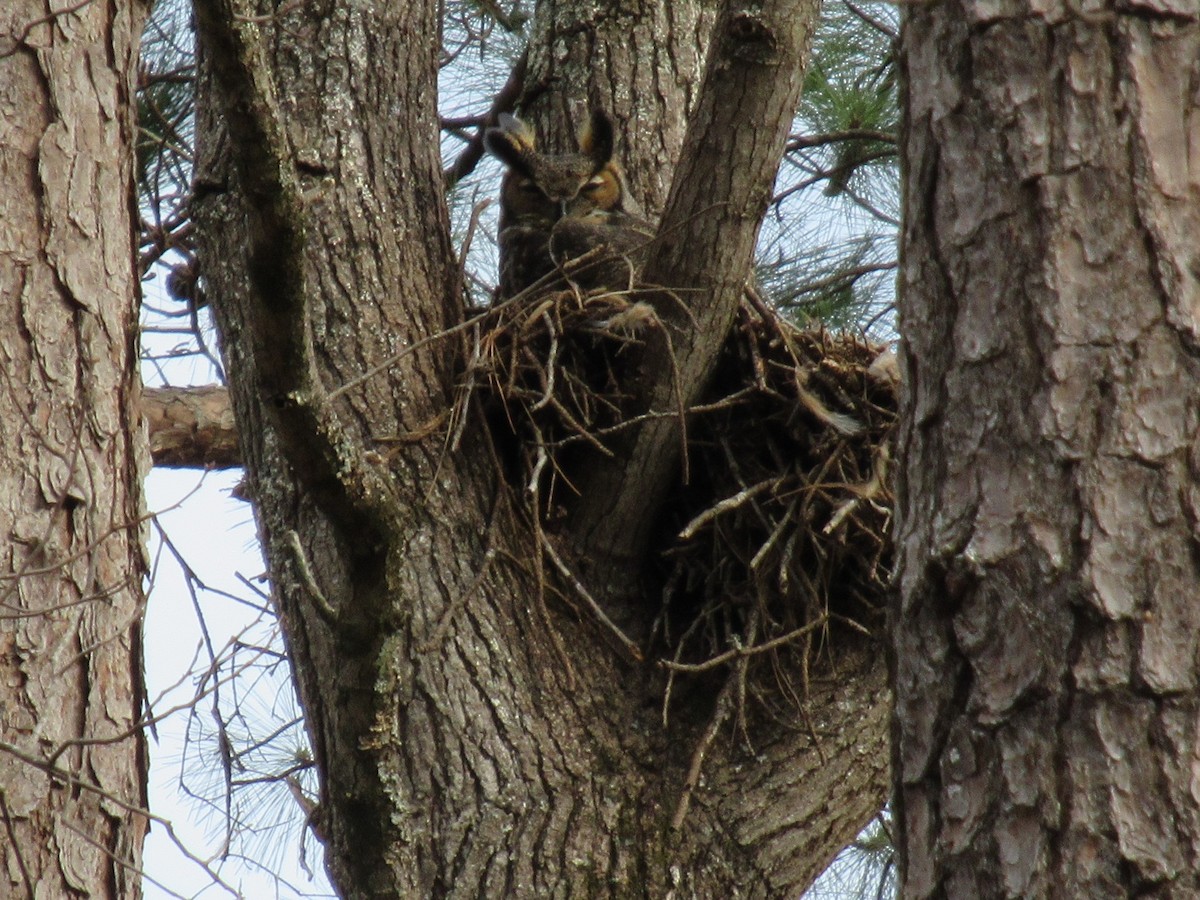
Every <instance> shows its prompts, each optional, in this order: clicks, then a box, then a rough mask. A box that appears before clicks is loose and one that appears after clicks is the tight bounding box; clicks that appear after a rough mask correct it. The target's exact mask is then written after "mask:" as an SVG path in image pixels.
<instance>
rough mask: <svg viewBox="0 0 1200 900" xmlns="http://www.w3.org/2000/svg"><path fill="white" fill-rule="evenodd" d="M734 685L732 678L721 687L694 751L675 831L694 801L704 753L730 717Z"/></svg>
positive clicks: (677, 807)
mask: <svg viewBox="0 0 1200 900" xmlns="http://www.w3.org/2000/svg"><path fill="white" fill-rule="evenodd" d="M733 687H734V679H733V678H730V679H729V680H727V681H726V682H725V686H724V687H723V688H721V693H720V694H719V695H718V697H717V703H716V709H714V710H713V715H712V719H710V720H709V723H708V727H707V728H706V729H705V730H704V734H703V735H701V736H700V740H699V742H698V743H697V744H696V749H695V751H694V752H693V753H692V764H691V766H689V767H688V773H687V778H685V779H684V782H683V793H682V794H681V795H680V797H679V803H678V805H677V806H676V807H675V815H674V816H672V817H671V828H672V829H673V830H675V831H678V830H679V829H680V828H682V827H683V820H684V819H685V818H687V811H688V807H689V806H690V805H691V802H692V791H694V790H695V789H696V785H698V784H699V783H700V769H701V768H702V767H703V766H704V754H705V753H707V752H708V748H709V747H711V746H712V742H713V741H714V740H716V737H717V733H718V732H719V731H720V730H721V726H722V725H724V724H725V720H726V719H728V718H729V713H730V709H729V707H730V695H731V694H732V692H733Z"/></svg>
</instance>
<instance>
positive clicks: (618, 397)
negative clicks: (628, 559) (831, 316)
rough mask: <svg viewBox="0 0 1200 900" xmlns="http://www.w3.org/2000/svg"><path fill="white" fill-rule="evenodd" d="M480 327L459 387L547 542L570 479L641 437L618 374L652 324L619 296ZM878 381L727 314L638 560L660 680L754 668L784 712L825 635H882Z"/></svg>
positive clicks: (559, 294) (839, 349) (754, 318)
mask: <svg viewBox="0 0 1200 900" xmlns="http://www.w3.org/2000/svg"><path fill="white" fill-rule="evenodd" d="M493 313H494V314H493V315H491V316H489V317H488V318H487V319H486V320H485V327H484V329H483V330H481V331H480V332H477V335H476V340H475V353H474V358H473V360H472V363H471V366H470V369H469V378H468V382H469V386H470V389H471V392H473V393H475V394H479V393H482V394H483V395H484V400H485V407H486V408H488V409H490V410H491V416H492V420H493V425H494V430H495V431H496V432H497V433H498V434H499V438H500V439H499V441H498V442H499V443H501V444H503V445H504V446H505V447H507V448H509V451H510V452H509V454H508V466H509V468H510V471H509V477H510V478H511V479H512V480H513V481H514V482H516V483H517V484H518V485H519V486H520V489H521V491H520V492H521V493H522V494H523V495H524V496H525V497H526V499H527V501H528V505H529V507H530V511H531V513H532V514H533V515H534V516H535V521H536V522H537V523H539V524H538V527H539V533H541V530H542V529H544V530H545V532H550V533H552V532H553V531H554V530H555V528H556V527H557V526H558V525H559V524H561V520H562V518H563V517H564V516H565V515H567V510H569V507H570V501H571V497H572V496H573V494H574V485H573V484H572V472H577V471H579V466H581V465H586V461H587V459H588V458H589V455H593V457H592V458H594V454H597V453H611V452H613V451H612V449H611V448H612V446H614V445H615V444H616V443H617V442H619V441H620V440H621V437H622V432H624V431H626V430H627V429H630V428H632V427H635V426H636V425H637V424H638V423H639V422H640V421H643V420H644V418H645V417H644V416H642V417H637V416H633V415H631V414H630V412H629V407H630V398H629V397H628V396H627V393H626V392H625V391H623V389H622V384H621V380H622V378H621V373H622V371H623V363H624V362H625V361H626V360H627V359H628V357H629V355H630V354H631V353H632V352H636V345H637V344H638V343H639V341H640V337H641V336H643V335H644V334H645V333H646V330H647V329H651V328H661V327H663V325H662V323H661V322H660V321H659V320H658V318H657V316H656V315H655V313H654V311H653V309H652V308H651V307H650V306H649V304H647V303H645V302H642V301H639V300H638V299H637V298H636V296H635V295H631V294H629V293H611V292H609V293H596V294H593V295H591V296H585V295H583V294H581V293H579V292H578V291H574V290H564V291H555V292H549V293H544V294H541V295H539V296H538V297H537V298H535V299H532V300H528V301H525V302H524V303H523V304H509V305H502V306H501V307H498V308H497V309H495V310H494V311H493ZM889 362H890V363H891V364H890V365H889ZM894 373H895V367H894V359H892V358H891V357H890V354H889V353H888V352H887V351H885V350H884V348H883V347H881V346H879V345H875V344H872V343H869V342H867V341H865V340H863V339H861V338H858V337H854V336H846V335H834V334H831V333H829V332H826V331H822V330H801V329H799V328H797V327H796V326H794V325H792V324H791V323H789V322H787V321H785V320H783V319H781V318H780V317H779V316H778V315H777V314H775V313H774V312H773V311H771V310H770V309H769V308H767V307H766V306H765V305H764V304H762V303H761V302H759V301H757V298H755V297H754V296H753V295H748V298H747V300H745V301H743V303H742V305H741V308H740V309H739V312H738V316H737V320H736V324H735V326H734V328H733V329H732V331H731V333H730V335H729V337H728V338H727V340H726V342H725V345H724V347H723V349H722V351H721V355H720V358H719V361H718V363H717V366H716V370H715V372H714V374H713V377H712V379H711V381H710V383H709V386H708V388H707V390H706V392H705V395H704V397H703V399H702V400H701V402H700V403H699V404H698V405H697V406H695V407H693V408H692V410H690V412H689V415H688V417H687V428H686V453H685V454H684V459H683V461H682V463H683V464H682V466H681V468H682V469H683V470H684V477H686V483H685V481H684V477H681V479H680V483H679V484H678V485H677V486H676V487H675V488H674V489H673V490H672V492H671V494H670V496H669V497H668V499H667V502H666V504H665V508H664V510H663V512H662V515H661V527H659V528H658V529H657V532H656V533H657V535H658V543H659V545H658V546H657V547H656V548H654V551H655V552H654V553H652V554H651V555H652V557H653V558H654V559H655V560H656V561H657V565H658V566H659V570H658V572H657V575H658V577H659V578H660V579H661V580H660V584H661V586H662V609H661V611H660V613H659V615H658V617H657V620H656V622H655V625H654V634H653V640H652V646H651V647H650V648H649V649H650V652H652V653H654V654H655V655H657V656H659V657H660V658H661V660H662V665H663V666H664V667H665V668H666V669H668V670H669V671H670V673H671V676H670V677H671V680H673V679H674V678H675V677H676V676H677V675H678V674H679V673H681V672H688V673H701V672H710V671H713V672H715V671H719V670H723V671H725V672H726V675H727V676H728V674H730V673H731V672H734V673H737V672H740V673H741V677H739V678H738V679H737V680H738V681H739V682H740V683H741V686H742V687H743V688H744V687H745V677H744V676H745V673H746V671H747V669H748V667H749V665H750V663H751V662H754V663H755V666H754V668H755V669H756V670H759V671H770V672H773V673H774V676H775V677H774V678H773V679H767V680H763V679H757V678H756V679H754V680H753V681H754V684H755V685H758V686H759V687H761V686H762V685H763V684H765V683H767V682H768V681H770V682H773V683H774V684H775V685H777V688H776V690H775V691H772V692H771V693H772V694H776V693H778V692H779V691H782V692H783V693H785V694H789V695H791V696H792V697H793V698H795V699H799V698H800V697H801V696H802V694H803V692H804V687H803V684H797V683H796V676H797V674H798V675H799V676H800V679H801V681H803V680H804V679H806V678H807V673H808V668H809V665H810V663H811V661H812V660H813V658H814V652H816V651H819V650H820V649H821V648H822V647H824V646H825V645H826V644H827V641H828V638H829V636H830V634H831V633H832V632H833V631H834V630H836V629H837V628H838V627H840V626H846V627H848V628H850V629H854V630H857V631H873V630H874V629H875V628H876V626H877V625H878V624H879V623H880V622H881V621H882V617H881V612H882V609H883V607H884V598H885V595H886V591H887V578H888V572H889V570H890V568H891V563H892V545H891V541H890V537H889V528H890V525H891V509H892V494H891V490H890V487H889V485H890V478H889V474H888V463H889V460H890V444H891V437H892V433H893V429H894V425H895V421H896V379H895V376H894ZM658 415H667V416H673V417H675V418H678V415H677V411H661V412H659V413H658ZM759 661H762V662H765V663H769V665H767V666H762V665H759ZM668 689H669V688H668ZM743 697H744V694H743Z"/></svg>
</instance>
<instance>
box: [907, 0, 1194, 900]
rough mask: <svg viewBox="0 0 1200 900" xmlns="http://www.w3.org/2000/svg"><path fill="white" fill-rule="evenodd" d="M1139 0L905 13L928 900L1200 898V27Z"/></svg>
mask: <svg viewBox="0 0 1200 900" xmlns="http://www.w3.org/2000/svg"><path fill="white" fill-rule="evenodd" d="M1185 7H1186V9H1185ZM987 9H988V10H992V9H993V7H987ZM994 9H995V10H998V9H999V7H995V8H994ZM1122 9H1124V11H1123V12H1121V13H1113V12H1106V13H1103V14H1098V15H1096V16H1094V17H1087V16H1085V15H1082V14H1079V15H1076V14H1072V15H1070V16H1068V17H1067V18H1065V19H1063V20H1052V19H1051V18H1050V17H1048V16H1046V15H1044V9H1043V8H1042V7H1040V6H1036V5H1035V4H1030V3H1024V2H1022V3H1017V4H1016V5H1015V6H1014V7H1013V8H1012V9H1011V10H1009V9H1007V8H1006V14H1005V15H1004V16H1000V15H999V13H998V12H997V13H996V14H995V15H994V16H993V15H992V14H991V13H988V12H985V11H984V7H983V6H981V5H980V4H975V3H965V2H957V0H954V2H947V3H941V4H934V5H917V6H913V7H911V8H910V13H909V15H908V17H907V21H906V24H905V26H904V34H903V38H902V51H903V60H904V71H905V74H906V81H905V88H904V92H903V95H902V96H903V103H904V106H905V108H906V124H905V129H904V139H903V145H904V150H903V158H904V163H905V166H906V169H907V184H906V187H905V203H906V213H905V227H904V235H903V260H904V268H903V275H902V283H901V307H900V311H901V331H902V333H903V335H904V338H905V343H904V353H903V357H904V360H905V367H906V369H905V389H906V397H905V400H904V413H903V419H904V424H903V431H902V434H901V439H900V447H899V453H900V456H901V458H902V459H903V460H904V461H905V462H904V466H903V470H902V474H901V481H900V485H899V495H898V503H899V509H900V525H899V532H898V539H897V541H898V555H899V578H900V588H901V596H900V599H899V602H898V604H897V605H896V607H895V609H894V622H893V625H894V647H893V659H894V666H895V682H896V711H895V734H896V739H897V748H896V755H895V759H894V770H895V777H896V791H897V793H896V800H897V802H896V812H897V818H898V821H899V825H900V845H901V850H902V858H903V859H904V874H903V893H904V896H905V897H914V898H915V897H946V898H960V897H980V898H991V897H1022V898H1037V897H1089V898H1107V897H1131V896H1155V897H1193V896H1196V895H1197V894H1198V893H1200V875H1198V874H1197V873H1200V850H1198V848H1200V814H1198V809H1197V806H1198V804H1197V792H1196V787H1195V785H1196V780H1195V761H1196V754H1197V747H1198V746H1200V652H1198V650H1200V588H1198V585H1200V556H1198V555H1197V553H1196V541H1197V539H1198V538H1200V532H1198V530H1197V521H1198V516H1197V513H1198V511H1200V504H1198V503H1197V492H1196V487H1195V485H1196V481H1197V477H1198V475H1200V459H1198V456H1197V448H1198V447H1200V441H1198V438H1200V433H1198V428H1197V425H1198V419H1200V414H1198V409H1197V402H1196V397H1197V386H1198V385H1200V356H1198V355H1197V350H1198V348H1200V341H1198V339H1200V318H1198V314H1197V310H1198V309H1200V283H1198V276H1197V271H1196V266H1195V247H1196V235H1197V233H1200V187H1198V184H1200V180H1198V179H1197V176H1196V172H1197V170H1198V163H1197V156H1196V152H1197V151H1196V137H1195V136H1196V134H1197V122H1200V105H1198V104H1197V94H1196V84H1197V81H1198V79H1200V28H1198V23H1197V17H1196V10H1195V7H1194V5H1186V4H1185V5H1180V4H1172V3H1165V2H1164V3H1148V4H1141V5H1136V6H1131V7H1123V8H1122Z"/></svg>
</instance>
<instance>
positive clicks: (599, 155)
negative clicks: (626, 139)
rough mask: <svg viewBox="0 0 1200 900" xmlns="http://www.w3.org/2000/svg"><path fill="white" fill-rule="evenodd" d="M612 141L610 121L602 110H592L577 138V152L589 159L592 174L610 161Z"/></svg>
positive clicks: (611, 124)
mask: <svg viewBox="0 0 1200 900" xmlns="http://www.w3.org/2000/svg"><path fill="white" fill-rule="evenodd" d="M613 141H614V136H613V123H612V119H610V118H609V117H608V113H606V112H604V110H602V109H593V110H592V117H591V119H590V120H589V121H588V124H587V127H585V128H584V129H583V133H582V134H581V135H580V136H579V152H580V153H582V154H583V155H584V156H586V157H588V158H589V159H591V161H592V165H593V166H595V168H594V169H593V170H592V171H593V172H599V171H600V170H601V169H603V168H604V166H605V165H607V163H608V161H609V160H611V159H612V156H613Z"/></svg>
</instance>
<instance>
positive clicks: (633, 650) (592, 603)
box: [542, 537, 644, 662]
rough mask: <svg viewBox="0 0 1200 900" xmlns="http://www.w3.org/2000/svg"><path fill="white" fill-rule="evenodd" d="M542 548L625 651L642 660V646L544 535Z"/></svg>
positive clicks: (636, 659)
mask: <svg viewBox="0 0 1200 900" xmlns="http://www.w3.org/2000/svg"><path fill="white" fill-rule="evenodd" d="M542 550H544V551H545V553H546V556H548V557H549V558H550V561H551V562H552V563H554V568H556V569H558V571H559V574H560V575H562V577H563V578H565V579H567V582H568V583H569V584H570V585H571V587H573V588H574V589H575V592H576V593H577V594H578V595H579V596H580V598H581V599H582V600H583V602H584V603H586V604H587V606H588V609H590V610H591V612H592V615H594V616H595V617H596V619H597V620H598V621H599V622H600V624H601V625H603V626H604V627H605V628H607V629H608V630H609V632H610V633H611V634H612V635H613V636H614V637H615V638H616V639H617V641H618V643H620V645H621V646H622V647H623V648H624V650H625V652H626V653H628V654H629V656H630V657H631V658H632V659H633V660H634V661H635V662H641V661H642V660H643V658H644V657H643V656H642V650H641V648H640V647H639V646H638V645H637V644H635V643H634V642H633V641H632V640H631V639H630V638H629V637H628V636H627V635H626V634H625V632H623V631H622V630H621V629H620V628H618V627H617V624H616V623H615V622H613V620H612V619H610V618H609V617H608V615H607V614H606V613H605V612H604V610H603V609H601V607H600V604H599V603H597V602H596V599H595V598H594V597H593V596H592V595H591V594H590V593H588V590H587V588H585V587H584V586H583V584H582V582H580V580H579V579H578V578H576V577H575V573H574V572H572V571H571V569H570V568H569V567H568V566H567V564H566V563H565V562H563V561H562V558H561V557H560V556H559V555H558V553H556V552H555V550H554V547H553V545H552V544H551V543H550V541H548V540H546V539H545V538H544V537H543V538H542Z"/></svg>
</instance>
